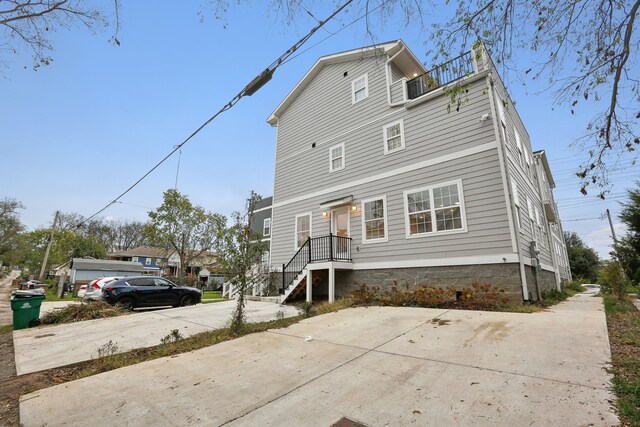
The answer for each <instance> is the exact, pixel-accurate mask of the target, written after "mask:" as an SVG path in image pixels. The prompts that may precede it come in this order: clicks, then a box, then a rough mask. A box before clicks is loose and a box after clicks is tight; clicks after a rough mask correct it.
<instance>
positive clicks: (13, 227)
mask: <svg viewBox="0 0 640 427" xmlns="http://www.w3.org/2000/svg"><path fill="white" fill-rule="evenodd" d="M19 209H24V206H23V205H22V203H21V202H20V201H18V200H15V199H11V198H8V197H5V198H4V199H3V200H0V255H3V254H5V253H7V252H9V251H11V250H13V249H15V248H16V246H17V245H18V236H19V235H20V233H21V232H22V231H23V230H24V226H23V225H22V223H21V222H20V218H19V215H18V210H19Z"/></svg>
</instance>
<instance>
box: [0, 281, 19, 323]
mask: <svg viewBox="0 0 640 427" xmlns="http://www.w3.org/2000/svg"><path fill="white" fill-rule="evenodd" d="M19 275H20V271H18V270H13V271H11V272H10V273H9V275H8V276H7V277H5V278H4V279H1V280H0V326H2V325H13V311H11V301H9V298H10V297H11V290H12V289H11V283H12V282H13V279H15V278H16V277H18V276H19Z"/></svg>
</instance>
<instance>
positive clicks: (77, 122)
mask: <svg viewBox="0 0 640 427" xmlns="http://www.w3.org/2000/svg"><path fill="white" fill-rule="evenodd" d="M233 3H234V4H235V2H233ZM204 4H205V3H204V2H202V4H199V3H198V2H193V3H189V2H184V3H181V5H180V7H163V6H158V4H157V3H155V2H153V3H152V2H149V1H140V2H126V3H125V4H124V5H123V9H122V11H121V18H122V22H121V32H120V35H119V37H118V38H119V40H120V41H121V42H122V44H121V46H119V47H115V46H113V45H111V44H109V43H108V39H109V37H110V34H109V33H97V34H96V35H91V34H89V33H88V32H87V31H85V30H82V29H80V28H75V29H71V30H69V31H66V30H61V31H58V32H56V33H55V34H54V35H53V41H54V44H55V51H54V52H53V56H54V62H53V63H52V64H51V65H50V66H48V67H43V68H41V69H40V70H39V71H37V72H34V71H32V70H31V65H32V64H31V58H30V56H29V54H28V53H29V52H28V50H27V49H26V48H24V49H23V50H22V52H20V53H19V54H17V55H13V54H10V53H8V52H6V51H0V55H1V57H0V59H1V60H2V61H3V63H2V64H0V66H1V67H3V68H1V69H0V73H1V74H2V75H4V77H5V78H4V79H0V94H1V95H0V101H1V102H0V159H1V162H0V164H1V167H0V183H1V184H0V197H5V196H6V197H14V198H16V199H19V200H21V201H22V202H23V203H24V205H25V206H26V209H25V210H24V211H22V215H21V218H22V221H23V222H24V223H25V224H26V225H27V227H28V228H30V229H33V228H37V227H42V226H47V225H48V224H50V223H51V220H52V218H53V214H54V212H55V211H56V210H62V211H65V212H78V213H80V214H82V215H85V216H89V215H91V214H93V213H94V212H96V211H97V210H98V209H100V208H102V207H103V206H104V205H105V204H106V203H108V202H109V201H110V200H112V199H113V198H114V197H115V196H117V195H118V194H119V193H120V192H122V191H123V190H124V189H126V188H127V187H128V186H129V185H131V184H132V183H133V182H134V181H135V180H137V179H138V178H139V177H140V176H141V175H142V174H143V173H145V172H146V171H147V170H148V169H149V168H150V167H152V166H153V165H154V164H155V163H156V162H157V161H159V160H160V159H161V158H163V157H164V156H165V155H166V154H168V153H169V152H170V151H171V150H172V148H173V146H174V145H176V144H178V143H179V142H181V141H182V140H183V139H184V138H185V137H186V136H188V135H189V134H190V133H191V132H192V131H193V130H194V129H195V128H197V127H198V126H199V125H200V124H201V123H202V122H204V121H205V120H206V119H207V118H209V117H210V116H211V115H212V114H213V113H214V112H216V111H217V110H218V109H219V108H220V107H222V106H223V105H224V104H225V103H226V102H228V101H229V99H230V98H231V97H233V96H234V95H235V94H236V93H237V92H238V91H239V90H240V89H241V88H243V87H244V86H245V85H246V84H247V82H249V81H250V80H251V79H252V78H253V77H254V76H255V75H257V74H258V73H259V72H260V71H261V70H263V69H264V68H265V67H266V66H268V65H269V64H270V63H271V62H272V61H273V60H275V59H276V58H277V57H279V56H280V55H281V54H282V53H283V52H284V51H285V50H286V49H288V48H289V47H290V46H291V45H292V44H293V43H294V42H295V41H297V40H298V39H299V38H300V37H301V36H302V35H304V34H306V32H307V31H308V30H309V29H310V28H311V27H313V25H314V24H315V22H314V21H313V20H311V19H309V18H301V19H299V20H298V21H297V22H296V24H295V25H288V26H287V25H284V24H283V23H282V21H281V20H280V19H278V17H277V16H275V15H274V14H271V15H268V14H266V13H265V8H264V7H263V6H258V7H251V6H247V5H245V4H242V5H234V6H232V7H231V8H230V10H229V12H228V13H227V15H226V18H225V20H224V22H223V21H221V20H216V19H214V17H213V12H212V11H211V10H210V9H206V8H205V7H204V6H203V5H204ZM199 12H202V13H203V14H204V19H203V20H202V21H201V19H200V16H199V14H198V13H199ZM328 12H329V11H328V9H324V10H317V9H316V10H314V13H316V16H317V17H318V18H323V17H324V16H326V15H327V14H328ZM356 13H357V12H356V11H353V10H352V11H350V14H349V15H348V16H345V17H344V18H343V19H342V22H350V21H351V20H352V18H353V16H355V15H356ZM225 23H226V25H224V24H225ZM341 26H342V23H341V22H340V21H334V22H330V23H328V24H327V26H326V30H320V31H319V32H318V33H316V35H315V36H314V37H313V38H312V39H311V40H309V41H308V42H307V44H306V45H305V46H304V47H303V50H304V49H307V48H309V47H310V46H313V45H316V44H317V43H318V42H320V41H321V40H323V39H325V38H326V40H324V41H322V42H321V43H319V44H317V45H316V46H314V47H312V48H311V49H309V50H308V51H306V52H304V53H303V54H301V55H299V56H297V57H296V58H295V59H293V60H292V61H290V62H288V63H287V64H285V65H284V66H282V67H281V68H279V69H278V70H277V71H276V74H275V75H274V78H273V80H272V81H271V82H269V83H268V84H267V85H266V86H264V87H263V88H262V89H261V90H260V91H259V92H257V93H256V94H255V95H253V96H252V97H247V98H244V99H242V100H241V101H240V102H239V103H238V104H237V105H236V107H234V108H233V109H231V110H230V111H228V112H226V113H224V114H223V115H221V116H220V117H219V118H218V119H216V120H215V121H214V122H212V123H211V124H210V125H209V126H208V127H207V128H206V129H205V130H204V131H203V132H201V133H200V134H198V135H197V136H196V137H195V138H194V139H193V140H192V141H190V142H189V143H188V144H187V145H185V147H184V148H183V150H182V155H181V160H180V173H179V177H178V190H179V191H181V192H183V193H186V194H188V195H189V197H190V198H191V200H192V201H193V202H194V203H197V204H199V205H202V206H204V207H205V208H206V209H208V210H211V211H214V212H219V213H222V214H225V215H228V214H230V213H231V212H232V211H234V210H239V209H242V207H243V205H244V199H245V198H246V197H247V195H248V194H249V191H250V190H252V189H253V190H255V191H257V192H258V193H260V194H262V195H265V196H266V195H270V194H271V193H272V191H273V162H274V147H275V137H276V132H275V129H274V128H272V127H271V126H269V125H268V124H267V123H266V121H265V120H266V118H267V117H268V115H269V114H270V113H271V112H272V111H273V109H275V107H276V106H277V105H278V104H279V103H280V101H282V99H283V98H284V97H285V96H286V95H287V93H288V92H289V91H290V90H291V89H292V88H293V86H294V85H295V84H296V83H297V82H298V80H299V79H300V78H301V77H302V76H303V75H304V73H306V71H307V70H308V69H309V68H310V67H311V66H312V65H313V63H314V62H315V61H316V59H317V58H318V57H319V56H322V55H327V54H331V53H335V52H339V51H344V50H349V49H354V48H357V47H361V46H364V45H369V44H371V43H372V40H371V39H370V38H368V37H367V36H366V35H365V30H364V22H363V21H360V22H358V23H357V24H355V25H353V26H351V27H349V28H347V29H345V30H344V31H340V32H336V31H337V30H339V29H340V28H341ZM377 28H378V31H377V40H376V41H388V40H394V39H403V40H404V41H405V42H406V43H407V44H408V45H409V46H410V48H411V49H412V50H413V52H414V53H415V54H416V55H417V56H418V58H420V59H421V60H423V61H426V60H427V58H426V56H425V50H426V49H425V45H424V41H425V39H426V36H425V35H424V34H420V32H419V31H418V30H417V29H414V28H412V27H409V28H407V27H406V26H405V25H404V24H403V23H402V20H401V19H399V18H397V17H396V18H394V17H391V18H389V20H387V21H386V22H385V25H384V26H383V28H379V27H377ZM331 33H335V34H334V35H332V36H331V37H329V38H327V37H328V36H330V35H331ZM520 57H521V58H526V54H525V53H522V54H521V55H520ZM522 61H523V62H526V60H525V59H522ZM430 65H431V64H427V67H429V66H430ZM25 66H26V69H25V68H24V67H25ZM512 81H516V79H512ZM529 83H530V82H529ZM541 84H542V83H537V84H536V85H532V84H529V85H527V87H526V88H525V87H523V86H522V85H521V84H518V83H515V84H512V85H511V88H510V90H511V95H512V98H513V100H514V101H515V102H516V108H517V109H518V111H519V113H520V115H521V116H522V118H523V120H524V122H525V125H526V126H527V129H528V131H529V134H530V136H531V140H532V142H533V146H534V150H538V149H544V150H545V151H546V152H547V154H548V157H549V159H550V162H551V168H552V172H553V174H554V177H555V179H556V182H557V184H558V188H557V189H556V193H555V194H556V200H557V201H558V204H559V207H560V215H561V218H562V220H563V225H564V228H565V230H570V231H576V232H578V234H579V235H580V236H581V237H582V238H583V239H584V240H585V241H586V242H587V243H588V244H589V245H591V246H592V247H594V248H595V249H596V250H597V251H598V252H599V254H600V255H601V256H607V253H608V251H609V249H608V245H609V244H610V243H611V238H610V237H609V236H610V232H609V227H608V223H607V222H606V220H605V219H603V218H600V215H601V214H602V213H603V212H604V210H605V209H606V208H609V209H611V211H612V213H613V214H614V215H617V213H618V212H619V210H620V208H619V201H620V200H623V195H624V190H625V189H626V188H629V187H630V186H631V185H632V183H633V180H634V179H635V180H637V179H639V178H640V173H639V172H638V167H637V165H636V166H631V164H630V161H629V160H630V159H626V160H623V161H622V163H621V164H620V170H619V171H617V172H614V174H613V175H612V178H613V182H614V187H613V190H612V194H611V197H610V198H608V199H607V200H606V201H600V200H598V199H596V198H595V197H593V196H589V197H586V198H585V197H583V196H581V195H580V193H579V191H578V190H579V186H578V180H577V178H575V177H573V174H574V172H575V169H576V168H577V166H578V164H579V161H580V160H583V159H584V153H582V152H581V151H580V150H579V149H577V148H576V147H572V146H571V143H572V142H573V141H574V140H575V139H576V138H577V137H579V136H580V135H581V134H582V133H583V131H584V129H585V126H586V123H587V121H588V119H589V118H590V116H591V114H592V113H593V111H594V104H584V105H579V106H578V109H577V114H576V115H575V116H572V115H571V114H570V113H569V111H568V110H569V109H568V107H564V106H561V107H556V108H555V110H552V109H553V95H552V93H551V92H549V91H545V92H543V93H541V94H539V92H542V91H544V89H545V87H543V86H541ZM177 164H178V156H177V155H175V156H174V157H172V158H171V159H169V160H168V161H167V162H166V163H165V164H164V165H162V166H161V167H160V168H159V169H158V170H156V171H155V172H154V174H153V175H151V176H150V177H149V178H147V179H146V180H145V181H143V182H142V184H140V185H139V186H138V187H136V188H135V189H134V190H133V191H132V192H130V193H129V194H127V195H126V196H125V197H124V198H123V199H122V203H119V204H117V205H114V206H112V207H110V208H109V209H108V210H107V211H105V212H104V214H103V216H108V217H113V218H129V219H136V220H145V219H147V211H149V210H151V209H154V208H155V207H157V206H158V205H159V204H160V203H161V201H162V192H163V191H164V190H166V189H167V188H171V187H173V185H174V182H175V177H176V169H177ZM615 222H616V223H617V222H618V221H617V219H616V220H615ZM616 228H618V230H619V232H621V231H622V229H621V228H620V226H619V224H618V225H616Z"/></svg>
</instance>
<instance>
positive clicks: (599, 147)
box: [208, 0, 640, 198]
mask: <svg viewBox="0 0 640 427" xmlns="http://www.w3.org/2000/svg"><path fill="white" fill-rule="evenodd" d="M239 2H240V0H238V1H237V3H239ZM232 3H233V2H231V1H230V0H211V1H210V2H209V3H208V5H209V6H210V8H212V10H213V12H214V15H215V17H216V18H221V17H224V14H225V13H226V11H227V10H228V8H229V7H231V5H232ZM328 3H330V2H322V1H314V0H307V1H300V0H272V1H270V2H268V3H267V6H266V7H267V9H268V11H269V12H270V13H272V14H274V15H275V16H276V17H277V18H280V19H281V20H282V21H283V23H285V24H287V25H289V24H292V23H295V22H296V21H297V20H300V19H305V18H308V17H309V16H311V18H312V19H315V17H314V13H313V11H314V9H318V8H319V7H322V6H323V5H326V4H328ZM454 4H455V7H452V5H451V3H450V2H449V1H448V0H442V1H436V0H432V1H431V2H420V1H415V0H386V1H384V0H356V1H354V2H353V3H352V4H351V6H350V10H351V12H350V13H351V14H352V15H353V16H352V17H351V18H350V19H349V20H344V19H343V25H344V26H346V25H348V24H349V23H350V22H353V20H364V21H365V22H366V33H365V34H364V36H365V37H366V38H367V39H369V41H371V42H375V41H376V38H377V37H376V32H377V30H378V29H379V28H380V29H381V28H384V27H385V26H388V25H389V20H390V19H392V18H393V17H394V16H395V17H396V18H398V17H399V18H400V19H402V21H403V22H402V23H403V25H404V26H406V27H409V26H413V27H414V28H418V29H419V30H421V31H422V32H423V33H424V35H425V46H429V47H430V48H429V49H428V50H427V52H426V54H427V57H428V58H429V60H430V64H425V65H426V66H427V68H430V67H431V66H433V65H437V64H439V63H443V62H446V61H448V60H449V59H451V58H453V57H455V56H458V55H459V54H461V53H463V52H464V51H468V50H469V48H470V47H471V45H472V44H473V43H476V42H478V41H482V42H483V43H484V44H485V46H486V47H487V48H488V50H489V51H490V53H491V57H492V58H493V59H494V60H495V62H496V66H497V67H498V69H499V70H500V71H501V74H502V75H503V77H505V78H506V81H507V82H509V81H512V80H514V81H521V82H523V83H526V81H527V79H532V80H543V81H544V80H546V82H547V83H548V87H549V88H550V89H552V90H555V94H556V103H557V105H564V106H566V107H567V108H568V109H570V111H571V112H572V113H573V112H574V111H575V109H576V108H578V104H580V103H585V102H588V101H595V102H597V103H598V104H597V105H601V106H602V110H601V111H600V112H599V113H597V114H596V115H595V116H594V117H593V118H592V119H591V120H590V122H589V124H588V126H587V128H586V129H585V133H584V134H583V135H582V136H581V137H579V136H578V135H577V136H576V141H575V145H576V148H577V149H578V150H579V151H580V152H581V153H586V158H584V157H583V159H584V161H583V162H582V163H581V164H580V165H578V164H576V174H577V175H578V176H579V177H580V178H581V180H582V184H581V189H580V190H581V192H582V193H584V194H586V193H587V190H588V189H589V188H590V187H591V188H595V189H596V190H597V191H598V193H599V196H600V197H603V198H604V196H605V195H606V193H607V192H608V191H609V189H610V182H609V180H608V172H609V171H610V169H611V168H612V167H613V165H615V164H616V162H617V161H618V160H619V159H620V158H621V157H624V158H627V157H630V158H631V160H632V162H633V164H634V165H635V163H636V162H637V160H638V149H640V138H639V134H640V132H639V129H638V128H639V119H640V107H639V102H640V75H639V69H640V68H639V67H638V65H639V64H638V51H639V49H640V42H639V40H638V36H637V31H636V27H637V23H636V18H637V16H638V12H639V8H640V0H466V1H459V2H456V3H454ZM434 16H435V17H436V18H433V17H434ZM343 18H344V17H343ZM434 19H436V20H437V21H435V22H432V21H434ZM516 59H518V61H516ZM517 63H520V64H522V63H526V64H527V65H526V67H518V66H517Z"/></svg>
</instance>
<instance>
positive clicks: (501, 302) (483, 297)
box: [458, 282, 509, 310]
mask: <svg viewBox="0 0 640 427" xmlns="http://www.w3.org/2000/svg"><path fill="white" fill-rule="evenodd" d="M508 302H509V298H508V297H507V296H505V294H504V289H501V288H497V287H495V286H493V285H489V284H479V283H476V282H474V283H473V284H472V285H471V287H470V288H466V289H463V290H462V292H461V293H460V299H459V301H458V304H459V305H460V307H461V308H464V309H468V310H496V309H498V308H501V307H504V306H505V305H507V303H508Z"/></svg>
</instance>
